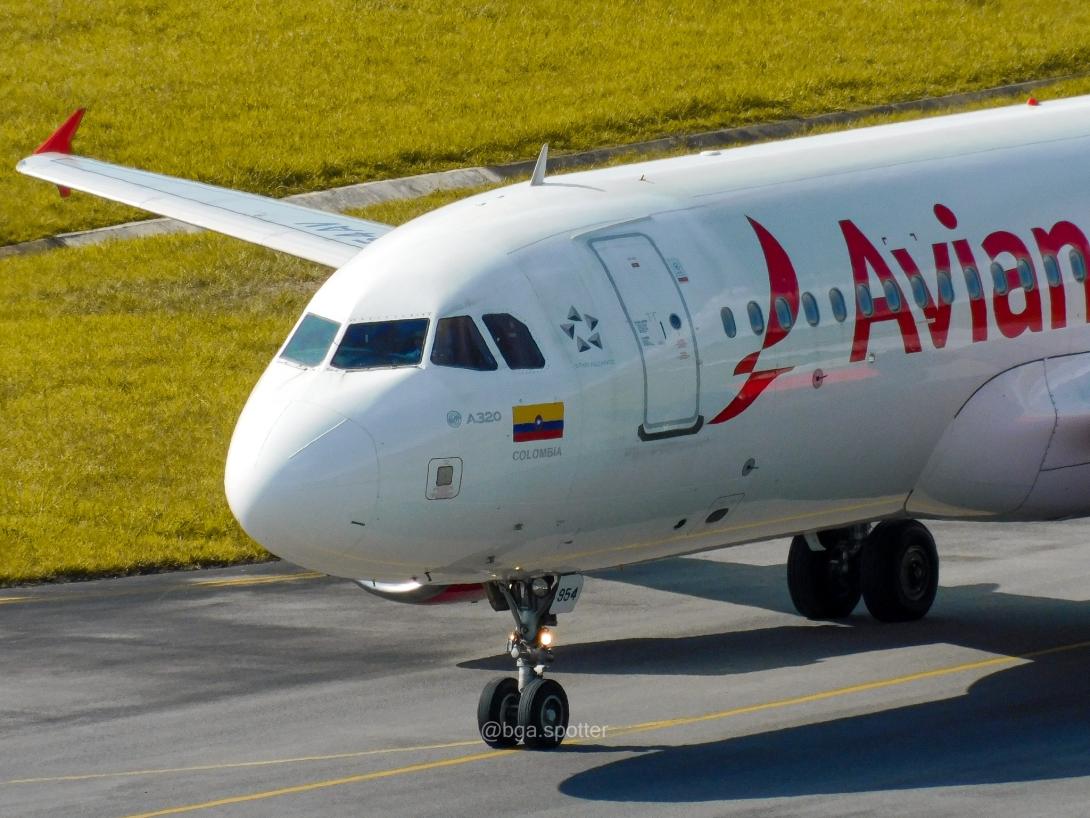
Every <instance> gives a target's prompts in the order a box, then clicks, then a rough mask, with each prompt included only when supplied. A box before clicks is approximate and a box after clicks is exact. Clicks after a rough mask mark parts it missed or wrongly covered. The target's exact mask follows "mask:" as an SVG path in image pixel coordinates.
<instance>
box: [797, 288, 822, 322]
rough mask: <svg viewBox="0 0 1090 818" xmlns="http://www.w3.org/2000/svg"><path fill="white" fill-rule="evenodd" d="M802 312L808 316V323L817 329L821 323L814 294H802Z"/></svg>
mask: <svg viewBox="0 0 1090 818" xmlns="http://www.w3.org/2000/svg"><path fill="white" fill-rule="evenodd" d="M802 312H803V314H804V315H805V316H806V323H807V324H809V325H810V326H812V327H816V326H817V325H818V323H819V322H820V321H821V313H820V312H819V311H818V303H817V299H816V298H814V296H813V294H812V293H803V294H802Z"/></svg>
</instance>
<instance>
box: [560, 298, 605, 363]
mask: <svg viewBox="0 0 1090 818" xmlns="http://www.w3.org/2000/svg"><path fill="white" fill-rule="evenodd" d="M580 325H582V326H580ZM560 329H561V331H562V332H563V333H564V334H565V335H567V336H568V337H569V338H570V339H571V340H572V341H574V342H575V347H576V349H578V350H579V352H581V353H582V352H586V351H587V350H589V349H594V348H597V349H604V347H603V345H602V335H601V333H599V332H596V331H595V330H597V329H598V319H597V318H595V317H594V316H593V315H591V314H589V313H585V312H583V313H581V312H580V311H579V310H578V309H576V308H575V306H572V307H570V308H569V309H568V316H567V320H566V321H564V322H563V323H562V324H561V325H560ZM588 333H589V334H588ZM584 336H586V337H584Z"/></svg>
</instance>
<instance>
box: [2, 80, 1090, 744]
mask: <svg viewBox="0 0 1090 818" xmlns="http://www.w3.org/2000/svg"><path fill="white" fill-rule="evenodd" d="M82 115H83V112H82V110H81V111H77V112H76V113H75V114H73V115H72V117H70V118H69V120H68V121H67V122H65V124H64V125H62V126H61V128H60V129H58V131H57V132H55V133H54V134H53V135H52V136H51V137H50V138H49V139H47V140H46V141H45V142H44V143H42V145H41V146H40V147H39V148H38V149H37V151H36V152H35V153H34V154H33V155H31V156H29V157H27V158H25V159H23V160H22V161H21V162H19V164H18V170H20V171H21V172H23V173H25V174H28V175H31V176H34V177H37V178H40V179H43V180H46V181H49V182H53V183H55V184H56V185H58V186H59V187H60V189H61V192H62V193H66V192H67V191H68V190H69V189H77V190H80V191H85V192H88V193H91V194H95V195H98V196H101V197H104V198H107V199H112V200H115V201H120V202H124V203H126V204H129V205H133V206H136V207H139V208H143V209H144V210H147V211H151V212H153V213H157V214H161V215H164V216H169V217H173V218H175V219H179V220H181V221H184V222H187V223H189V224H193V225H197V226H198V227H203V228H207V229H210V230H214V231H218V232H221V233H225V234H228V235H231V236H235V237H237V238H240V239H243V240H246V241H250V242H253V243H256V244H259V245H262V246H265V247H271V248H273V249H275V250H279V251H282V252H285V253H289V254H292V255H295V256H299V257H302V258H305V259H309V260H311V261H314V262H317V263H318V264H322V265H326V266H328V267H330V268H334V269H335V270H336V271H335V272H334V273H333V274H332V275H331V277H330V278H329V279H328V280H327V281H326V282H325V283H324V284H323V285H322V286H321V287H320V288H319V289H318V291H317V292H316V293H315V294H314V296H313V298H312V299H311V301H310V303H309V304H308V305H307V307H306V309H305V311H304V313H303V315H302V316H300V318H299V319H298V321H297V323H296V324H295V326H294V328H293V329H292V331H291V333H290V335H289V336H288V338H287V340H286V341H285V342H284V344H283V346H282V347H281V348H280V349H279V350H278V351H277V353H276V354H275V356H274V358H273V360H272V362H271V363H270V364H269V366H268V368H267V370H266V371H265V372H264V374H263V375H262V376H261V379H260V380H259V381H258V383H257V385H256V386H255V387H254V390H253V393H252V395H251V396H250V398H249V400H248V402H247V403H246V406H245V408H244V409H243V411H242V414H241V416H240V418H239V420H238V424H237V427H236V429H235V431H234V435H233V437H232V440H231V445H230V451H229V454H228V457H227V463H226V470H225V490H226V496H227V499H228V502H229V505H230V507H231V509H232V511H233V513H234V515H235V517H236V518H237V519H238V521H239V523H240V524H241V526H242V528H243V529H244V530H245V531H246V532H248V533H249V535H250V536H252V537H253V538H254V539H255V540H257V541H258V542H259V543H261V544H262V545H263V546H265V547H266V548H268V549H269V550H270V551H271V552H273V553H274V554H276V555H279V556H281V557H283V558H285V559H287V560H290V561H292V562H294V563H297V564H299V565H302V566H306V567H308V568H312V569H316V570H318V571H322V572H324V573H327V574H331V575H335V576H339V577H346V578H350V579H352V580H355V581H356V582H357V583H358V584H359V585H360V586H361V587H362V588H364V589H365V590H367V591H369V592H371V593H374V594H377V595H379V596H381V597H384V598H386V599H393V600H400V601H404V602H411V603H441V602H456V601H464V600H478V599H487V600H488V602H489V603H490V605H491V607H492V608H493V609H494V610H496V611H505V610H506V611H509V612H510V614H511V616H512V617H513V620H514V629H513V630H512V631H511V633H510V635H509V636H508V640H507V648H506V649H507V651H508V652H509V654H510V655H511V657H512V659H513V660H514V661H515V665H516V670H517V675H516V676H504V677H501V678H499V679H495V680H493V681H491V682H489V684H488V685H487V686H486V687H485V689H484V691H483V692H482V694H481V697H480V700H479V702H478V712H477V717H478V727H479V729H480V732H481V735H482V738H483V739H484V741H485V742H486V743H488V744H489V745H491V746H495V747H511V746H515V745H517V744H520V743H521V744H522V745H523V746H525V747H528V748H532V749H548V748H552V747H556V746H558V745H559V744H560V743H561V742H562V741H563V739H564V737H565V735H566V732H567V728H568V724H569V704H568V699H567V695H566V693H565V691H564V689H563V687H562V686H561V685H560V684H559V683H558V682H556V681H555V680H554V679H552V678H551V677H550V678H546V677H545V672H546V669H547V668H548V667H549V666H550V664H551V662H552V661H553V658H554V654H553V646H554V639H555V632H554V628H555V627H556V623H557V617H558V616H559V615H563V614H567V613H569V612H570V611H571V610H572V609H573V608H574V607H575V604H576V602H577V601H578V599H579V598H580V596H581V592H582V587H583V575H584V574H586V573H589V572H593V571H596V570H600V569H605V568H612V567H617V566H623V565H626V564H632V563H642V562H648V561H651V560H656V559H661V558H665V557H672V556H678V555H683V554H691V553H696V552H700V551H705V550H710V549H715V548H721V547H724V546H731V545H739V544H742V543H748V542H755V541H759V540H767V539H772V538H779V537H791V542H790V548H789V551H788V554H787V584H788V591H789V593H790V596H791V599H792V601H793V603H794V605H795V607H796V608H797V610H798V611H799V613H800V614H802V615H804V616H806V617H809V618H811V619H818V620H823V619H840V618H843V617H846V616H848V615H849V614H851V613H852V612H853V611H854V609H855V608H856V606H857V605H858V603H859V601H860V598H862V600H863V601H864V603H865V605H866V608H867V609H868V610H869V612H870V613H871V615H872V616H874V617H875V618H876V619H878V620H880V621H883V622H898V621H906V620H914V619H919V618H921V617H923V616H924V615H925V614H926V613H927V612H928V610H929V609H930V608H931V605H932V602H933V600H934V598H935V595H936V589H937V586H938V578H939V558H938V553H937V549H936V545H935V542H934V539H933V537H932V536H931V534H930V533H929V531H928V529H927V528H926V527H925V525H924V524H923V523H922V522H921V520H924V519H948V520H989V521H996V520H1011V521H1015V520H1017V521H1029V520H1058V519H1064V518H1072V517H1080V516H1086V515H1088V514H1090V325H1088V320H1090V281H1088V278H1087V263H1088V259H1090V241H1088V238H1087V236H1088V235H1090V163H1088V162H1087V157H1088V156H1090V97H1081V98H1072V99H1067V100H1057V101H1050V102H1044V103H1038V102H1037V100H1035V99H1032V98H1031V99H1030V100H1029V101H1028V104H1024V105H1015V106H1010V107H1004V108H998V109H993V110H985V111H978V112H972V113H964V114H955V115H947V116H941V117H936V118H930V119H923V120H919V121H912V122H904V123H897V124H890V125H881V126H876V127H867V128H862V129H856V130H851V131H846V132H841V133H829V134H822V135H817V136H808V137H802V138H797V139H791V140H786V141H780V142H772V143H767V144H758V145H751V146H746V147H739V148H733V149H729V150H708V151H703V152H701V153H699V154H695V155H690V156H683V157H678V158H671V159H663V160H657V161H651V162H641V163H636V164H631V165H625V166H619V167H611V168H606V169H598V170H589V171H582V172H575V173H570V174H565V175H559V176H548V174H547V173H546V170H547V162H548V150H547V148H548V146H545V147H543V149H542V151H541V154H540V155H539V157H538V161H537V164H536V167H535V168H534V172H533V175H532V177H531V179H530V180H529V181H528V182H520V183H517V184H514V185H510V186H507V187H503V188H499V189H496V190H491V191H489V192H485V193H481V194H479V195H475V196H471V197H469V198H466V199H464V200H462V201H459V202H456V203H454V204H451V205H448V206H446V207H443V208H440V209H438V210H436V211H434V212H432V213H429V214H427V215H424V216H422V217H420V218H417V219H415V220H413V221H411V222H409V223H407V224H405V225H403V226H401V227H398V228H396V229H394V228H391V227H389V226H387V225H383V224H379V223H376V222H371V221H366V220H362V219H356V218H350V217H347V216H343V215H337V214H333V213H326V212H322V211H317V210H312V209H309V208H305V207H300V206H298V205H293V204H289V203H286V202H282V201H277V200H274V199H269V198H265V197H261V196H256V195H252V194H248V193H241V192H236V191H230V190H225V189H223V188H218V187H215V186H212V185H207V184H201V183H197V182H191V181H185V180H181V179H176V178H172V177H167V176H163V175H159V174H155V173H149V172H145V171H140V170H134V169H129V168H124V167H120V166H117V165H112V164H108V163H105V162H101V161H97V160H93V159H89V158H85V157H80V156H76V155H73V154H72V139H73V136H74V134H75V132H76V129H77V128H78V127H79V124H80V120H81V117H82ZM981 547H986V544H984V543H982V544H981ZM643 613H644V612H643V611H638V613H637V615H639V614H643Z"/></svg>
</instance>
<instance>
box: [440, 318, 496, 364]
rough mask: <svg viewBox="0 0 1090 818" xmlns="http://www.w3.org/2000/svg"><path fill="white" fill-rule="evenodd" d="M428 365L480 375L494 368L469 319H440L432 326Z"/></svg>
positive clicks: (482, 341)
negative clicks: (433, 340) (474, 372)
mask: <svg viewBox="0 0 1090 818" xmlns="http://www.w3.org/2000/svg"><path fill="white" fill-rule="evenodd" d="M431 362H432V363H433V364H435V365H436V366H451V367H455V368H457V369H476V370H479V371H482V372H490V371H492V370H493V369H496V368H497V366H496V359H495V358H493V357H492V353H491V352H489V351H488V345H487V344H485V342H484V336H483V335H481V331H480V330H479V329H477V324H476V323H475V322H474V321H473V319H472V318H470V317H469V316H468V315H459V316H456V317H454V318H440V319H439V322H438V323H437V324H436V325H435V342H434V343H433V344H432V346H431Z"/></svg>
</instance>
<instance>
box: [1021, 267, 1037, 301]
mask: <svg viewBox="0 0 1090 818" xmlns="http://www.w3.org/2000/svg"><path fill="white" fill-rule="evenodd" d="M1018 283H1019V284H1021V285H1022V289H1023V290H1025V291H1026V292H1027V293H1028V292H1029V291H1030V290H1032V289H1033V287H1034V285H1035V284H1036V283H1037V277H1036V276H1035V275H1034V274H1033V268H1032V267H1030V266H1029V262H1028V261H1027V260H1026V259H1024V258H1020V259H1018Z"/></svg>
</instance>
